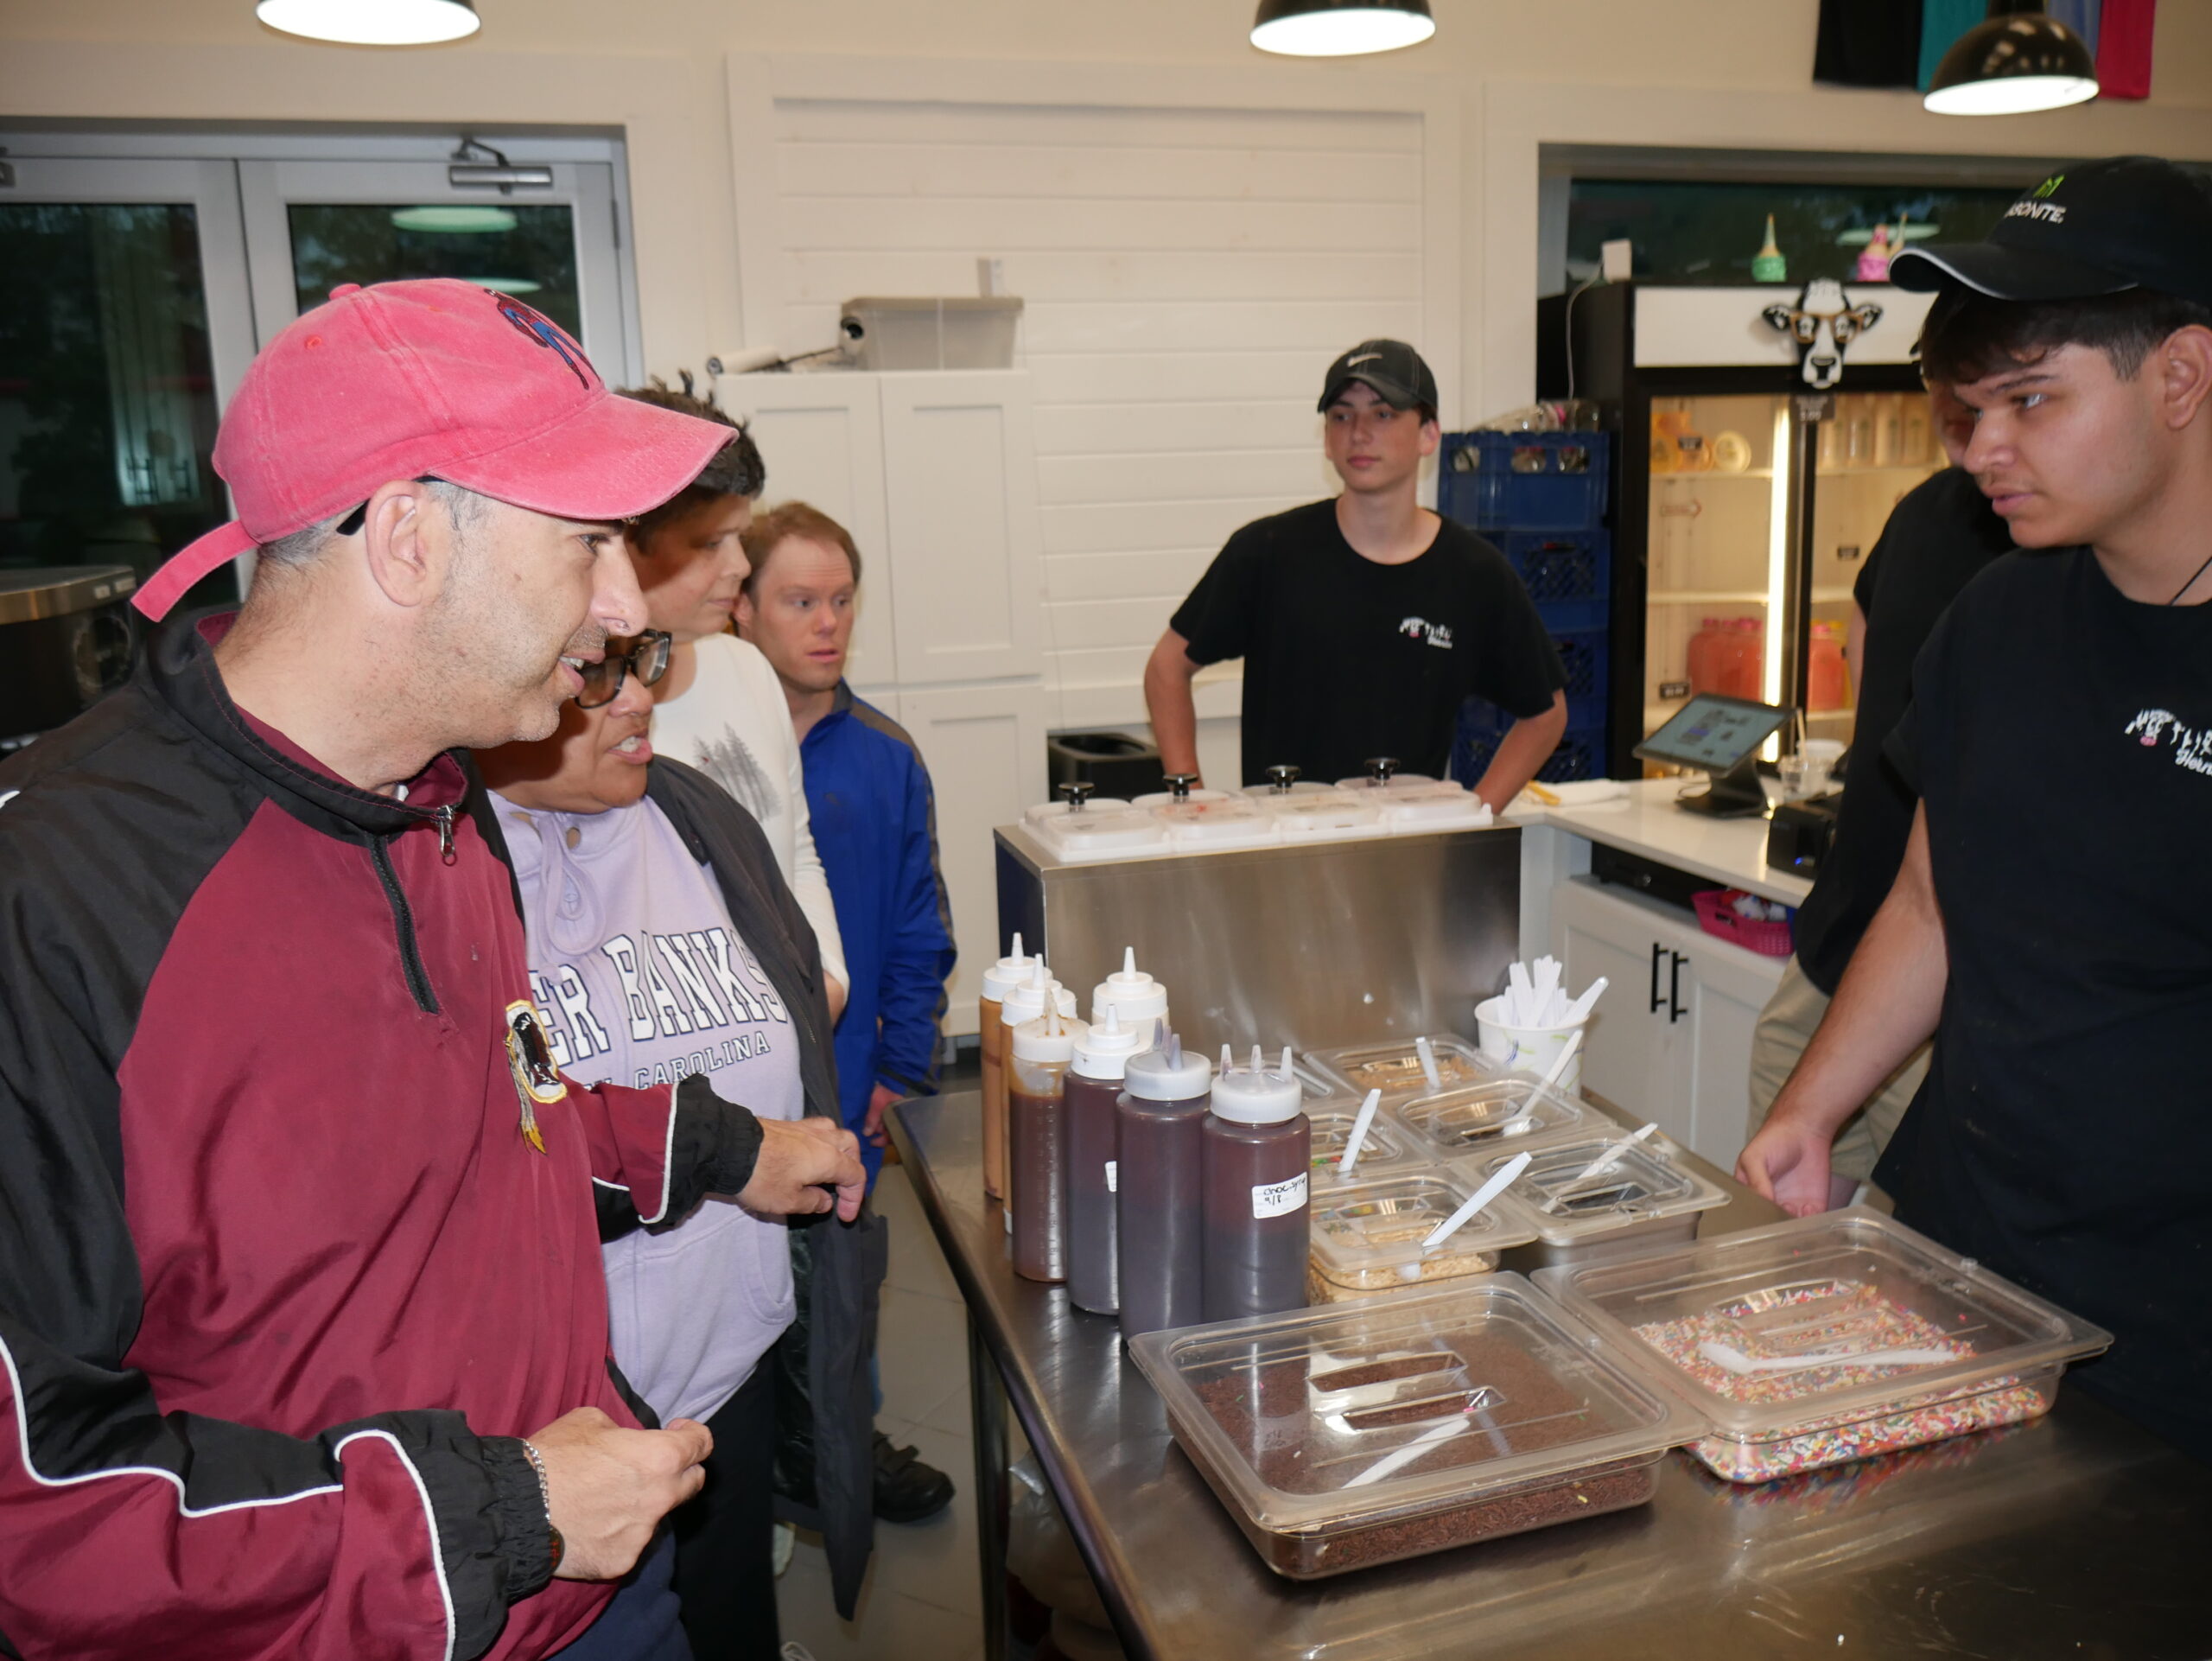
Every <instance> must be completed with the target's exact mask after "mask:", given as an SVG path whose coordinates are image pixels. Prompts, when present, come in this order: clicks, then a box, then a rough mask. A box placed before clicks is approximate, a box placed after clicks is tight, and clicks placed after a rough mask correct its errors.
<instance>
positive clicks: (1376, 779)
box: [1367, 755, 1398, 785]
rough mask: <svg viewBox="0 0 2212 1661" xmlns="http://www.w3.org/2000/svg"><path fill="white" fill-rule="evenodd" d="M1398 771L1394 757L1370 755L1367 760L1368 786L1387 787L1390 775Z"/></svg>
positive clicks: (1396, 759)
mask: <svg viewBox="0 0 2212 1661" xmlns="http://www.w3.org/2000/svg"><path fill="white" fill-rule="evenodd" d="M1397 770H1398V758H1397V757H1396V756H1395V755H1370V756H1369V757H1368V758H1367V780H1368V782H1369V783H1370V784H1376V785H1387V784H1389V782H1390V775H1391V774H1392V773H1395V772H1397Z"/></svg>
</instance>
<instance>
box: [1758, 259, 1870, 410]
mask: <svg viewBox="0 0 2212 1661" xmlns="http://www.w3.org/2000/svg"><path fill="white" fill-rule="evenodd" d="M1762 315H1764V317H1765V318H1766V320H1767V321H1768V322H1769V323H1770V324H1772V325H1773V326H1774V327H1775V328H1778V329H1780V330H1781V331H1782V332H1783V334H1787V335H1788V336H1789V338H1790V339H1791V340H1795V341H1796V342H1797V372H1798V374H1799V375H1800V376H1802V378H1803V379H1804V382H1805V385H1808V386H1810V387H1812V388H1813V389H1815V391H1822V392H1825V391H1827V390H1828V388H1830V387H1831V386H1834V385H1835V384H1836V382H1838V381H1839V380H1840V379H1843V353H1844V348H1845V347H1847V346H1849V345H1850V344H1851V343H1852V341H1853V340H1856V339H1857V338H1858V337H1859V335H1861V334H1865V333H1866V331H1867V330H1868V329H1870V328H1873V327H1874V325H1875V324H1877V323H1878V322H1880V321H1882V309H1881V308H1880V307H1879V306H1876V305H1868V304H1860V305H1856V306H1854V305H1853V304H1852V303H1851V301H1850V297H1849V296H1847V295H1846V294H1845V293H1844V291H1843V284H1842V283H1838V282H1837V281H1835V280H1834V278H1833V277H1815V278H1814V279H1813V280H1812V281H1811V282H1810V283H1807V284H1806V285H1805V287H1804V289H1803V290H1802V292H1801V293H1800V294H1799V295H1798V296H1797V303H1796V305H1794V306H1769V307H1768V308H1767V309H1766V310H1765V312H1764V314H1762Z"/></svg>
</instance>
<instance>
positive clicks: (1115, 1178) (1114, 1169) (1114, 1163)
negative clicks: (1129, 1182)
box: [1106, 1159, 1122, 1193]
mask: <svg viewBox="0 0 2212 1661" xmlns="http://www.w3.org/2000/svg"><path fill="white" fill-rule="evenodd" d="M1121 1191H1122V1173H1121V1162H1120V1161H1118V1160H1111V1159H1109V1160H1108V1161H1106V1192H1107V1193H1121Z"/></svg>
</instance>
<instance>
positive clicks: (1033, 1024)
mask: <svg viewBox="0 0 2212 1661" xmlns="http://www.w3.org/2000/svg"><path fill="white" fill-rule="evenodd" d="M1069 1001H1070V1002H1073V999H1072V998H1071V999H1070V1000H1069ZM1089 1032H1090V1028H1088V1027H1086V1026H1084V1024H1083V1022H1081V1021H1077V1019H1076V1018H1075V1017H1074V1015H1062V1014H1060V1013H1059V1012H1058V1010H1055V1011H1053V1012H1052V1014H1050V1015H1039V1016H1038V1017H1037V1018H1036V1019H1035V1020H1033V1021H1023V1022H1022V1023H1021V1024H1020V1026H1019V1027H1016V1028H1014V1060H1017V1061H1034V1062H1048V1061H1051V1062H1059V1063H1061V1064H1063V1065H1065V1063H1067V1062H1069V1061H1072V1060H1074V1059H1075V1047H1076V1046H1077V1045H1078V1044H1080V1043H1081V1042H1083V1041H1084V1036H1085V1035H1086V1034H1088V1033H1089Z"/></svg>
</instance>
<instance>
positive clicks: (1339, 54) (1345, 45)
mask: <svg viewBox="0 0 2212 1661" xmlns="http://www.w3.org/2000/svg"><path fill="white" fill-rule="evenodd" d="M1435 33H1436V20H1435V19H1434V18H1433V17H1432V16H1429V11H1428V0H1260V15H1259V16H1257V17H1255V18H1254V19H1253V21H1252V44H1253V45H1254V46H1256V47H1258V48H1260V50H1261V51H1262V52H1280V53H1281V54H1284V55H1285V56H1287V57H1293V58H1350V57H1355V56H1357V55H1358V54H1361V53H1364V52H1395V51H1396V50H1397V49H1398V48H1400V47H1406V46H1419V45H1420V44H1421V42H1422V41H1425V40H1427V38H1428V37H1429V36H1430V35H1433V34H1435Z"/></svg>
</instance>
